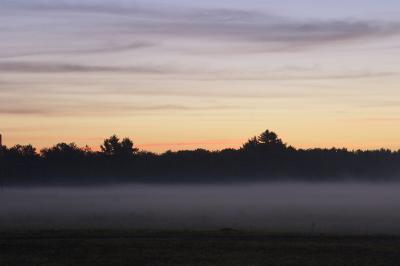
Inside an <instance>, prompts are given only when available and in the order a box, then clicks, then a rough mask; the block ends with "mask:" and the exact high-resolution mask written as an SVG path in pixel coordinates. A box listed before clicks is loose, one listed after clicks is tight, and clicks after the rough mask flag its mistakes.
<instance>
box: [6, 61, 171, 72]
mask: <svg viewBox="0 0 400 266" xmlns="http://www.w3.org/2000/svg"><path fill="white" fill-rule="evenodd" d="M0 72H3V73H5V72H11V73H73V72H126V73H141V74H162V73H166V72H170V70H168V69H167V68H163V67H144V66H136V67H135V66H131V67H113V66H89V65H79V64H64V63H49V62H0Z"/></svg>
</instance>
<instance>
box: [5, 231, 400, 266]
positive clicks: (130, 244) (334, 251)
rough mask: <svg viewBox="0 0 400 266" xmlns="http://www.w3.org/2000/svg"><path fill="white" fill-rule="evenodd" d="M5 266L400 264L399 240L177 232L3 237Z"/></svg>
mask: <svg viewBox="0 0 400 266" xmlns="http://www.w3.org/2000/svg"><path fill="white" fill-rule="evenodd" d="M0 265H140V266H141V265H154V266H156V265H280V266H281V265H308V266H309V265H324V266H329V265H332V266H333V265H334V266H338V265H355V266H361V265H363V266H368V265H382V266H383V265H384V266H388V265H395V266H398V265H400V237H384V236H365V237H361V236H305V235H303V236H300V235H276V234H272V235H271V234H266V233H250V232H239V231H231V230H221V231H216V232H182V231H180V232H173V231H164V232H159V231H140V232H139V231H45V232H44V231H41V232H37V231H36V232H3V233H0Z"/></svg>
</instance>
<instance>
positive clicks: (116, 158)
mask: <svg viewBox="0 0 400 266" xmlns="http://www.w3.org/2000/svg"><path fill="white" fill-rule="evenodd" d="M133 155H134V156H133ZM287 177H291V179H294V180H319V181H327V180H338V179H341V178H346V177H352V178H353V179H359V180H380V181H381V180H383V178H384V177H386V178H387V179H391V180H400V151H397V152H393V151H391V150H387V149H380V150H369V151H362V150H357V151H349V150H347V149H338V148H331V149H318V148H316V149H296V148H293V147H292V146H287V145H286V144H285V143H284V142H283V141H282V140H281V139H280V138H279V137H278V135H277V134H276V133H274V132H272V131H269V130H266V131H264V132H263V133H262V134H260V135H259V136H257V137H253V138H251V139H249V140H248V141H247V142H246V143H245V144H244V145H243V146H242V148H240V149H239V150H236V149H225V150H222V151H208V150H205V149H197V150H183V151H167V152H165V153H162V154H155V153H150V152H144V151H140V152H139V151H138V149H137V148H135V146H134V143H133V141H132V140H130V139H129V138H124V139H122V140H120V139H119V138H118V137H117V136H115V135H114V136H111V137H110V138H108V139H105V140H104V143H103V145H101V151H100V152H93V151H92V150H91V149H90V148H89V147H88V146H86V147H83V148H80V147H78V146H77V145H76V144H74V143H70V144H67V143H59V144H57V145H54V146H53V147H50V148H46V149H42V150H41V153H40V154H38V153H37V152H36V150H35V148H34V147H32V146H31V145H27V146H22V145H15V146H14V147H11V148H7V147H5V146H2V147H0V180H2V181H3V182H4V183H6V184H17V183H20V184H24V182H31V183H34V182H38V183H40V182H43V183H45V182H57V181H60V182H65V183H67V182H78V184H82V183H83V182H86V183H89V184H91V183H93V182H94V183H96V182H103V181H111V182H141V181H145V182H209V181H212V182H213V181H217V182H220V181H232V180H243V181H251V180H282V178H287Z"/></svg>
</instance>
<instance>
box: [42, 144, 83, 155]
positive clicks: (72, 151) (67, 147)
mask: <svg viewBox="0 0 400 266" xmlns="http://www.w3.org/2000/svg"><path fill="white" fill-rule="evenodd" d="M40 153H41V154H42V155H43V157H44V158H48V159H60V158H70V159H72V158H79V157H82V156H84V154H85V153H84V151H83V150H82V149H80V148H79V147H78V146H77V145H76V144H75V143H70V144H67V143H58V144H56V145H54V146H53V147H51V148H45V149H42V150H41V151H40Z"/></svg>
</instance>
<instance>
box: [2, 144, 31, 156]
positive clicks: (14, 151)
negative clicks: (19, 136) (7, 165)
mask: <svg viewBox="0 0 400 266" xmlns="http://www.w3.org/2000/svg"><path fill="white" fill-rule="evenodd" d="M7 153H8V154H9V155H11V156H14V157H20V158H37V157H38V156H39V154H37V152H36V148H34V147H33V146H32V145H25V146H23V145H15V146H14V147H11V148H10V149H9V150H8V151H7Z"/></svg>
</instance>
